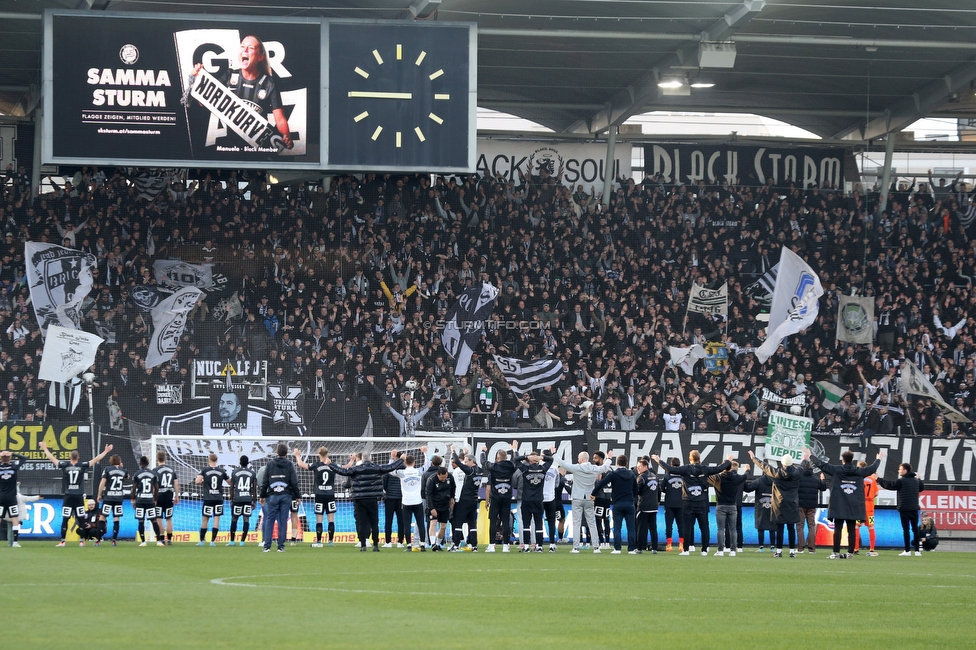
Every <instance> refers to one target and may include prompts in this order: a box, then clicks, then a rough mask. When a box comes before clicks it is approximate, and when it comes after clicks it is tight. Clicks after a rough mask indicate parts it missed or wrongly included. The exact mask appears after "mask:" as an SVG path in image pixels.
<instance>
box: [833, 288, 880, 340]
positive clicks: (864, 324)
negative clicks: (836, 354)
mask: <svg viewBox="0 0 976 650" xmlns="http://www.w3.org/2000/svg"><path fill="white" fill-rule="evenodd" d="M836 338H837V340H838V341H844V342H845V343H858V344H861V345H870V344H871V341H872V340H873V339H874V298H871V297H870V296H841V297H840V303H839V304H838V306H837V337H836Z"/></svg>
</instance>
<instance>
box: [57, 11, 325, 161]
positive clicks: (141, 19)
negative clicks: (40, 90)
mask: <svg viewBox="0 0 976 650" xmlns="http://www.w3.org/2000/svg"><path fill="white" fill-rule="evenodd" d="M321 33H322V26H321V21H320V20H306V19H300V18H297V19H287V18H286V19H272V18H267V17H261V18H255V17H251V18H246V17H214V16H205V15H181V14H166V15H159V14H149V15H133V14H132V13H125V14H118V13H116V14H112V13H101V12H100V13H98V14H97V15H92V14H91V13H88V12H70V11H63V12H62V11H55V12H50V11H49V12H47V13H46V14H45V39H44V40H45V58H44V63H45V67H44V101H45V108H44V118H45V125H44V131H43V134H44V159H45V161H47V162H55V163H79V164H80V163H83V164H133V165H140V164H143V165H154V166H160V165H167V166H191V165H199V164H205V163H213V164H214V165H217V164H219V165H228V166H229V165H233V166H236V167H250V168H261V169H274V168H289V169H295V168H302V167H305V168H318V167H321V166H322V165H323V160H322V157H321V148H320V144H319V143H320V141H321V129H320V126H321V125H320V122H321V106H320V105H321V103H322V102H321V78H322V64H321V61H322V56H321V40H322V36H321Z"/></svg>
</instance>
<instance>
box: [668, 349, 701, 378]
mask: <svg viewBox="0 0 976 650" xmlns="http://www.w3.org/2000/svg"><path fill="white" fill-rule="evenodd" d="M668 352H669V353H670V354H671V365H672V366H677V367H679V368H681V369H682V370H684V371H685V374H687V375H691V374H694V372H695V364H696V363H698V360H699V359H704V358H705V357H706V356H707V355H708V353H707V352H705V348H703V347H702V346H700V345H698V344H697V343H696V344H695V345H693V346H691V347H690V348H676V347H673V346H670V345H669V346H668Z"/></svg>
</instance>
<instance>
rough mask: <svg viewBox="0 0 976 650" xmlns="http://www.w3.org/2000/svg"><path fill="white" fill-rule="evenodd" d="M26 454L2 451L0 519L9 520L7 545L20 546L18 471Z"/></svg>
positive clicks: (0, 453)
mask: <svg viewBox="0 0 976 650" xmlns="http://www.w3.org/2000/svg"><path fill="white" fill-rule="evenodd" d="M26 461H27V457H26V456H21V455H20V454H14V453H11V452H10V451H8V450H4V451H0V519H6V520H7V545H8V546H11V547H13V548H20V543H19V542H18V541H17V537H18V535H19V534H20V504H19V503H17V472H18V471H19V470H20V466H21V465H23V464H24V463H25V462H26Z"/></svg>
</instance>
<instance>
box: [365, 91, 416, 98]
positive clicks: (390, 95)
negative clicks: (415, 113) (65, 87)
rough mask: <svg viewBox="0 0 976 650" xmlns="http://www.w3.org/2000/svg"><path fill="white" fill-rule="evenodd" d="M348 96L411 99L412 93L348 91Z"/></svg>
mask: <svg viewBox="0 0 976 650" xmlns="http://www.w3.org/2000/svg"><path fill="white" fill-rule="evenodd" d="M349 96H350V97H361V98H364V99H413V93H384V92H370V91H367V90H350V91H349Z"/></svg>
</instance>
